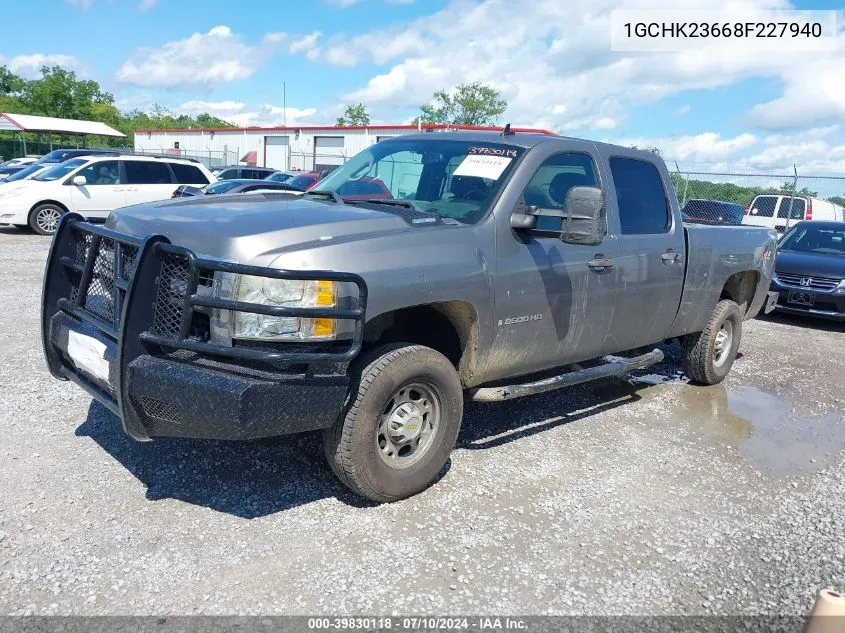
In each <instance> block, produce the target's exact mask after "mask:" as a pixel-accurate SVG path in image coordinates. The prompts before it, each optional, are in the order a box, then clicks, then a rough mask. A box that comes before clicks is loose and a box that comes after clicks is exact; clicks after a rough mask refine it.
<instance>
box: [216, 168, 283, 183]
mask: <svg viewBox="0 0 845 633" xmlns="http://www.w3.org/2000/svg"><path fill="white" fill-rule="evenodd" d="M276 171H278V170H276V169H272V168H271V167H251V166H249V165H233V166H231V167H215V168H214V169H212V170H211V173H212V174H214V175H215V176H217V180H257V179H261V178H267V176H271V175H273V174H275V173H276Z"/></svg>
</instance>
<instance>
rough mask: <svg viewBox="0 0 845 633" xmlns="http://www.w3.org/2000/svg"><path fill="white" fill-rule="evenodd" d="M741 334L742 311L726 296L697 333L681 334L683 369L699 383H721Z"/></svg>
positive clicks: (734, 355) (730, 365)
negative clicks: (702, 328)
mask: <svg viewBox="0 0 845 633" xmlns="http://www.w3.org/2000/svg"><path fill="white" fill-rule="evenodd" d="M741 336H742V312H741V311H740V309H739V306H738V305H737V304H736V303H734V302H733V301H730V300H728V299H724V300H722V301H720V302H719V303H718V304H716V309H715V310H713V315H712V316H711V317H710V320H709V321H708V322H707V325H706V326H705V327H704V330H702V331H701V332H696V333H695V334H687V335H686V336H683V337H681V351H682V352H683V359H684V372H685V373H686V374H687V376H689V377H690V378H692V379H693V380H694V381H695V382H697V383H700V384H702V385H715V384H717V383H720V382H722V381H723V380H724V379H725V376H727V375H728V372H729V371H730V370H731V367H732V366H733V363H734V359H735V358H736V352H737V350H738V349H739V343H740V338H741Z"/></svg>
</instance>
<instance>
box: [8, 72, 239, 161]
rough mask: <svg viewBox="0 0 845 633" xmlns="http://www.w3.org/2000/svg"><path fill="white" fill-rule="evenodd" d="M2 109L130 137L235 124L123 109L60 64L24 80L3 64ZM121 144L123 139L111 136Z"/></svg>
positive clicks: (157, 108) (205, 115)
mask: <svg viewBox="0 0 845 633" xmlns="http://www.w3.org/2000/svg"><path fill="white" fill-rule="evenodd" d="M0 112H10V113H16V114H35V115H40V116H50V117H57V118H60V119H84V120H87V121H99V122H101V123H105V124H106V125H109V126H111V127H113V128H115V129H116V130H118V131H120V132H123V133H124V134H126V136H127V137H128V138H130V139H131V135H132V132H133V131H134V130H137V129H145V128H146V129H160V130H165V129H173V128H191V127H236V126H235V125H234V124H233V123H230V122H228V121H224V120H223V119H220V118H218V117H216V116H213V115H211V114H208V113H202V114H198V115H197V116H195V117H192V116H188V115H187V114H176V113H174V112H172V111H170V110H168V109H167V108H165V107H164V106H161V105H155V106H153V108H152V110H151V111H150V112H144V111H142V110H139V109H135V110H131V111H128V112H121V111H120V110H119V109H118V108H117V106H115V103H114V95H112V94H111V93H110V92H108V91H105V90H103V89H102V88H101V87H100V84H99V83H97V82H96V81H94V80H92V79H80V78H79V77H78V76H77V75H76V73H75V72H74V71H72V70H67V69H65V68H62V67H61V66H44V67H42V68H41V76H40V77H38V78H36V79H25V78H23V77H20V76H19V75H16V74H15V73H13V72H12V71H11V70H9V68H8V67H7V66H0ZM109 142H110V143H112V144H115V145H122V144H124V143H125V142H126V141H125V140H123V139H111V140H110V141H109Z"/></svg>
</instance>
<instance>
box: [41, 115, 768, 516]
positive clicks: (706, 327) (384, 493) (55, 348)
mask: <svg viewBox="0 0 845 633" xmlns="http://www.w3.org/2000/svg"><path fill="white" fill-rule="evenodd" d="M385 189H386V190H387V191H388V192H389V194H390V195H389V196H386V195H384V190H385ZM368 191H373V192H375V193H374V194H373V196H372V197H366V196H365V195H363V194H366V193H367V192H368ZM775 251H776V242H775V236H774V232H773V231H771V230H767V229H763V228H755V227H747V226H708V225H694V224H690V225H684V224H683V223H682V221H681V213H680V210H679V208H678V203H677V199H676V196H675V194H674V190H673V188H672V181H671V180H670V177H669V173H668V171H667V169H666V166H665V165H664V163H663V162H662V160H661V159H660V157H659V156H657V155H656V154H653V153H650V152H643V151H638V150H633V149H628V148H624V147H617V146H613V145H606V144H601V143H594V142H590V141H586V140H577V139H571V138H564V137H559V136H555V135H541V134H520V133H512V132H511V131H510V130H509V129H508V128H505V130H504V131H503V132H502V133H501V134H499V133H496V132H448V133H447V132H444V133H423V134H417V135H407V136H400V137H396V138H393V139H390V140H387V141H383V142H381V143H378V144H376V145H373V146H371V147H370V148H368V149H366V150H364V151H363V152H362V153H360V154H358V155H357V156H355V157H354V158H352V159H350V160H349V161H348V162H347V163H345V164H344V165H343V166H341V167H339V168H338V169H337V170H336V171H335V172H333V173H332V174H331V175H329V176H328V177H326V178H325V179H324V180H322V181H321V182H320V183H319V184H318V186H317V187H315V188H314V189H312V190H311V191H309V192H306V193H304V194H303V195H302V196H297V197H291V196H284V195H279V196H275V195H272V194H269V195H266V196H261V197H258V196H244V195H235V196H197V197H193V198H185V199H181V200H168V201H160V202H154V203H149V204H142V205H136V206H133V207H129V208H124V209H120V210H118V211H115V212H114V213H112V214H111V216H110V217H109V218H108V220H107V222H106V224H105V226H96V225H92V224H89V223H86V222H84V221H83V218H81V217H80V216H78V215H75V214H70V213H69V214H67V215H66V216H65V217H64V218H63V219H62V222H61V225H60V227H59V230H58V233H57V235H56V236H55V238H54V241H53V245H52V249H51V252H50V255H49V260H48V263H47V269H46V274H45V281H44V293H43V300H42V309H43V312H42V335H43V346H44V352H45V355H46V359H47V362H48V364H49V368H50V371H51V372H52V374H53V375H54V376H55V377H57V378H59V379H64V380H72V381H74V382H75V383H76V384H78V385H79V386H80V387H82V388H83V389H85V390H87V391H88V392H89V393H90V394H91V395H93V397H94V398H96V399H97V400H99V401H100V402H102V403H103V404H104V405H105V406H106V407H108V408H109V409H110V410H111V411H113V412H114V413H115V414H116V415H117V416H118V417H119V418H120V420H121V422H122V424H123V428H124V429H125V431H126V432H127V433H128V434H129V435H131V436H132V437H133V438H135V439H138V440H150V439H154V438H159V437H168V436H169V437H190V438H215V439H250V438H259V437H267V436H276V435H283V434H289V433H296V432H301V431H312V430H316V429H323V432H324V435H323V438H324V446H325V452H326V456H327V459H328V462H329V464H330V465H331V468H332V469H333V470H334V472H335V473H336V474H337V475H338V477H339V478H340V480H341V481H343V482H344V483H345V484H346V485H347V486H349V487H350V488H351V489H353V490H354V491H356V492H357V493H359V494H361V495H363V496H364V497H367V498H369V499H372V500H375V501H379V502H386V501H394V500H397V499H401V498H404V497H408V496H410V495H413V494H415V493H418V492H420V491H421V490H423V489H425V488H426V487H427V486H428V485H429V484H430V483H431V482H432V481H433V480H434V479H435V477H436V476H437V474H438V473H439V472H440V471H441V470H442V468H443V466H444V464H445V463H446V460H447V459H448V456H449V453H450V452H451V450H452V448H453V447H454V446H455V442H456V438H457V436H458V431H459V429H460V425H461V418H462V412H463V403H464V400H465V399H473V400H476V401H481V402H499V401H502V400H507V399H510V398H516V397H520V396H525V395H530V394H534V393H539V392H542V391H548V390H551V389H557V388H560V387H564V386H567V385H571V384H575V383H578V382H584V381H587V380H592V379H596V378H601V377H606V376H616V375H621V374H624V373H626V372H629V371H631V370H634V369H638V368H642V367H646V366H648V365H650V364H653V363H656V362H659V361H660V360H661V359H662V358H663V352H662V350H661V349H660V348H659V347H655V345H656V344H659V343H662V342H664V341H666V340H668V339H680V341H681V347H682V350H683V359H684V361H683V362H684V368H685V370H686V372H687V374H688V375H689V376H690V377H691V378H692V379H694V380H695V381H697V382H699V383H703V384H713V383H718V382H719V381H721V380H722V379H723V378H724V377H725V375H726V374H727V373H728V371H729V370H730V368H731V365H732V363H733V361H734V358H735V356H736V353H737V348H738V346H739V343H740V337H741V332H742V324H743V321H744V320H747V319H750V318H753V317H754V316H755V315H757V314H758V313H759V312H760V311H761V310H764V309H765V310H766V311H769V310H770V309H771V308H772V307H773V306H774V301H775V299H776V293H771V292H769V291H768V289H769V284H770V282H771V279H772V270H773V263H774V257H775Z"/></svg>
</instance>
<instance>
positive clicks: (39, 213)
mask: <svg viewBox="0 0 845 633" xmlns="http://www.w3.org/2000/svg"><path fill="white" fill-rule="evenodd" d="M64 213H65V210H64V209H63V208H62V207H60V206H59V205H57V204H52V203H49V202H48V203H45V204H39V205H38V206H37V207H35V208H34V209H33V210H32V212H31V213H30V214H29V228H31V229H32V230H33V231H35V232H36V233H38V234H39V235H52V234H53V233H55V232H56V230H57V229H58V228H59V221H60V220H61V219H62V216H63V215H64Z"/></svg>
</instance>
